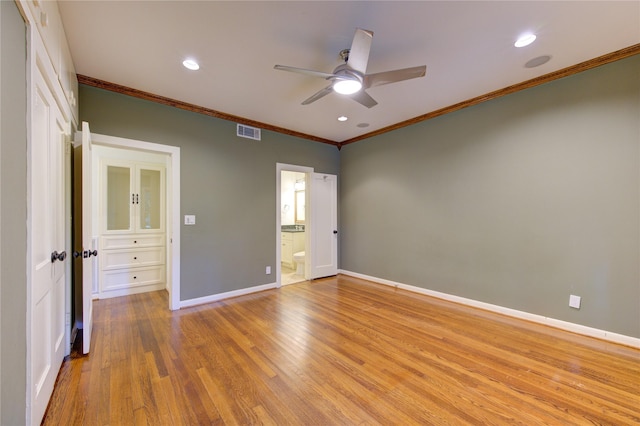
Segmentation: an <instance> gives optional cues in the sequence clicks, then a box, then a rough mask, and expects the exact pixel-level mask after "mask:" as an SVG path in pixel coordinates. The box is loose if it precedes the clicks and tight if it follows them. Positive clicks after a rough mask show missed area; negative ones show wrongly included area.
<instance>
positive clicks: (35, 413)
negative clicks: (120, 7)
mask: <svg viewBox="0 0 640 426" xmlns="http://www.w3.org/2000/svg"><path fill="white" fill-rule="evenodd" d="M30 113H31V120H30V123H31V124H30V125H31V137H30V145H29V148H28V152H29V157H30V158H29V160H30V161H29V181H30V185H29V191H30V193H29V254H28V262H29V273H30V276H31V277H30V278H31V280H30V281H31V286H30V292H29V294H28V300H29V318H28V321H29V326H28V329H27V332H28V333H29V335H28V342H29V345H28V348H29V352H28V379H27V383H28V386H29V389H28V392H29V401H28V402H29V404H30V407H29V408H30V409H29V411H28V416H29V419H30V421H31V423H32V424H39V423H40V420H41V419H42V416H43V415H44V411H45V409H46V408H47V404H48V402H49V398H50V396H51V393H52V392H53V385H54V383H55V380H56V376H57V375H58V371H59V369H60V365H61V364H62V359H63V357H64V353H65V348H64V341H65V339H64V336H65V279H66V274H65V262H66V252H65V219H64V211H65V210H64V197H65V193H64V163H63V161H64V149H65V141H66V139H65V129H66V127H67V126H66V124H65V122H64V119H63V117H62V114H61V112H60V110H59V109H58V107H57V104H56V102H55V100H54V99H53V96H52V94H51V90H50V89H49V87H48V85H47V83H46V81H45V79H44V78H43V76H42V74H41V72H40V70H39V69H37V68H36V69H34V70H33V73H32V86H31V108H30Z"/></svg>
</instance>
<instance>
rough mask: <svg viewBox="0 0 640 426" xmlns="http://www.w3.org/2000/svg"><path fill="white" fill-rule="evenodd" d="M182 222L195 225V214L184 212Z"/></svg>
mask: <svg viewBox="0 0 640 426" xmlns="http://www.w3.org/2000/svg"><path fill="white" fill-rule="evenodd" d="M184 224H185V225H195V224H196V215H194V214H185V215H184Z"/></svg>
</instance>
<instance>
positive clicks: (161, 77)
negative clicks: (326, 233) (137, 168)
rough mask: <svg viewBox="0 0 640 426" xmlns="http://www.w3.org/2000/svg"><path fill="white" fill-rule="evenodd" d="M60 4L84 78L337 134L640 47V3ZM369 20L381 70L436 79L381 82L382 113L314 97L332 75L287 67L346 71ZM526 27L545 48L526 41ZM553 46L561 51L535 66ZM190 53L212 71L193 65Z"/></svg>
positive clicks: (375, 66) (376, 93)
mask: <svg viewBox="0 0 640 426" xmlns="http://www.w3.org/2000/svg"><path fill="white" fill-rule="evenodd" d="M59 9H60V13H61V15H62V20H63V24H64V27H65V31H66V35H67V39H68V42H69V46H70V49H71V55H72V57H73V61H74V64H75V67H76V71H77V73H78V74H82V75H85V76H88V77H93V78H97V79H101V80H105V81H108V82H111V83H116V84H119V85H123V86H127V87H131V88H134V89H138V90H142V91H146V92H150V93H153V94H157V95H161V96H165V97H168V98H172V99H176V100H180V101H183V102H188V103H191V104H195V105H199V106H203V107H206V108H210V109H213V110H216V111H220V112H222V113H225V114H231V115H236V116H240V117H243V118H246V119H249V120H255V121H258V122H261V123H266V124H269V125H272V126H278V127H282V128H285V129H290V130H292V131H295V132H301V133H304V134H308V135H313V136H316V137H320V138H324V139H329V140H332V141H335V142H341V141H344V140H348V139H351V138H354V137H358V136H361V135H363V134H366V133H370V132H372V131H375V130H377V129H380V128H383V127H386V126H389V125H393V124H395V123H398V122H402V121H405V120H408V119H412V118H414V117H417V116H421V115H423V114H427V113H429V112H431V111H435V110H438V109H440V108H443V107H447V106H450V105H453V104H456V103H458V102H461V101H465V100H468V99H471V98H474V97H476V96H480V95H483V94H486V93H489V92H491V91H494V90H498V89H502V88H504V87H507V86H510V85H512V84H516V83H520V82H523V81H526V80H530V79H532V78H534V77H537V76H540V75H544V74H547V73H550V72H552V71H555V70H559V69H562V68H565V67H568V66H572V65H575V64H577V63H580V62H583V61H586V60H589V59H593V58H595V57H598V56H601V55H604V54H607V53H611V52H614V51H616V50H619V49H622V48H626V47H629V46H632V45H635V44H638V43H640V1H637V0H636V1H619V2H618V1H562V2H560V1H412V2H401V1H388V2H382V1H349V2H347V1H326V2H314V1H281V2H274V1H258V2H245V1H227V2H222V1H196V2H191V1H160V2H152V1H60V2H59ZM356 27H360V28H364V29H368V30H371V31H373V33H374V37H373V44H372V47H371V52H370V56H369V65H368V68H367V72H368V73H372V72H381V71H387V70H391V69H396V68H405V67H411V66H417V65H423V64H426V65H427V75H426V77H423V78H419V79H414V80H407V81H404V82H399V83H394V84H390V85H386V86H380V87H374V88H371V89H369V90H368V93H369V94H370V95H371V96H372V97H373V98H374V99H376V100H377V101H378V105H377V106H375V107H373V108H371V109H368V108H366V107H363V106H362V105H360V104H358V103H356V102H354V101H353V100H351V99H348V98H344V97H342V96H341V95H338V94H335V93H334V94H330V95H328V96H326V97H324V98H322V99H320V100H318V101H316V102H315V103H312V104H310V105H306V106H303V105H301V104H300V103H301V102H302V101H303V100H304V99H306V98H307V97H309V96H310V95H312V94H313V93H315V92H316V91H318V90H320V89H321V88H323V87H325V86H327V84H328V83H327V82H326V81H324V80H323V79H322V78H314V77H309V76H305V75H299V74H294V73H289V72H282V71H277V70H274V69H273V66H274V65H275V64H281V65H290V66H294V67H300V68H308V69H314V70H319V71H324V72H332V71H333V69H334V68H335V67H336V66H337V65H339V64H340V63H341V61H340V58H339V56H338V53H339V52H340V50H342V49H345V48H349V47H350V45H351V41H352V38H353V35H354V32H355V29H356ZM525 32H534V33H535V34H536V35H537V36H538V38H537V40H536V41H535V43H533V44H532V45H530V46H527V47H524V48H516V47H514V46H513V43H514V41H515V40H516V38H518V36H519V35H521V34H522V33H525ZM542 55H550V56H551V60H550V61H549V62H547V63H546V64H544V65H541V66H539V67H535V68H526V67H525V63H526V62H527V61H529V60H531V59H533V58H536V57H539V56H542ZM187 57H190V58H194V59H196V60H197V61H198V62H199V63H200V66H201V68H200V70H199V71H189V70H187V69H185V68H184V67H183V66H182V61H183V60H184V59H185V58H187ZM340 115H345V116H347V117H348V118H349V120H348V121H346V122H339V121H338V120H337V117H338V116H340ZM362 123H368V126H367V127H361V126H363V124H362ZM359 124H360V126H358V125H359Z"/></svg>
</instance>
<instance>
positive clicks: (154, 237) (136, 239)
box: [102, 234, 164, 250]
mask: <svg viewBox="0 0 640 426" xmlns="http://www.w3.org/2000/svg"><path fill="white" fill-rule="evenodd" d="M157 246H164V235H163V234H150V235H118V236H108V237H102V250H109V249H122V248H136V247H157Z"/></svg>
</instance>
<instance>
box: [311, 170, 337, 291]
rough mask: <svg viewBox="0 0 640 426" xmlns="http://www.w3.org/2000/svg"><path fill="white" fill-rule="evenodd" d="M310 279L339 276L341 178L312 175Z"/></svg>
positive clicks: (321, 174)
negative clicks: (339, 199)
mask: <svg viewBox="0 0 640 426" xmlns="http://www.w3.org/2000/svg"><path fill="white" fill-rule="evenodd" d="M310 197H311V200H310V203H311V220H310V223H311V259H310V260H311V273H310V277H309V278H310V279H314V278H321V277H329V276H332V275H336V274H337V273H338V177H337V176H336V175H328V174H324V173H312V174H311V191H310Z"/></svg>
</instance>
